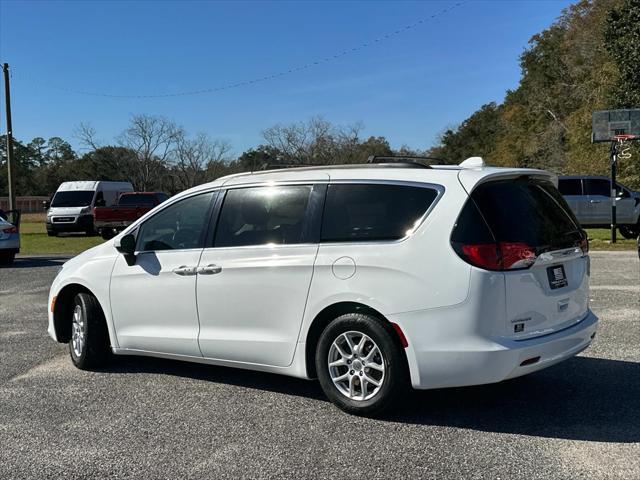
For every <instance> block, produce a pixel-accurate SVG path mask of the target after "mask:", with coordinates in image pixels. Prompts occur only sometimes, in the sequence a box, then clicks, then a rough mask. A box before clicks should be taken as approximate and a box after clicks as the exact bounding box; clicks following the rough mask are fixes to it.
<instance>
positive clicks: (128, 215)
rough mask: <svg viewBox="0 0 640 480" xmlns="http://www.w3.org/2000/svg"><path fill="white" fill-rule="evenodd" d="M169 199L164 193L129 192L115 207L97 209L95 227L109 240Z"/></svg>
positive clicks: (122, 196) (94, 215)
mask: <svg viewBox="0 0 640 480" xmlns="http://www.w3.org/2000/svg"><path fill="white" fill-rule="evenodd" d="M167 198H169V197H168V196H167V194H166V193H162V192H127V193H123V194H122V195H120V197H119V198H118V204H117V205H115V206H113V207H95V208H94V209H93V225H94V227H95V229H96V230H97V231H98V233H99V234H100V235H102V238H104V239H105V240H109V239H110V238H113V237H114V236H116V235H117V234H118V232H121V231H122V230H124V229H125V228H127V227H128V226H129V225H131V224H132V223H133V222H134V221H136V220H137V219H138V218H140V217H141V216H142V215H144V214H145V213H147V212H148V211H149V210H151V209H152V208H154V207H155V206H157V205H160V204H161V203H162V202H164V201H165V200H166V199H167Z"/></svg>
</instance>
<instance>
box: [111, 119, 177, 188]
mask: <svg viewBox="0 0 640 480" xmlns="http://www.w3.org/2000/svg"><path fill="white" fill-rule="evenodd" d="M182 136H184V133H183V131H182V128H180V127H178V126H176V124H175V123H173V122H172V121H170V120H168V119H166V118H164V117H161V116H155V115H134V116H133V117H131V124H130V126H129V128H127V129H126V130H125V131H124V132H122V134H121V135H120V136H119V137H118V142H119V143H120V145H122V146H124V147H127V148H130V149H131V150H133V151H134V152H136V156H137V158H138V171H137V172H136V178H135V179H133V183H134V185H135V186H136V188H137V189H140V190H147V189H148V188H149V187H150V186H151V185H160V184H162V178H160V177H161V176H162V174H163V172H164V171H165V167H166V166H167V162H168V158H169V155H170V154H171V152H172V150H173V149H174V148H175V146H176V144H177V142H178V140H179V139H180V138H181V137H182Z"/></svg>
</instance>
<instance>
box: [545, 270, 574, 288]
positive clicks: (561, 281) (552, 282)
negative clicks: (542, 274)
mask: <svg viewBox="0 0 640 480" xmlns="http://www.w3.org/2000/svg"><path fill="white" fill-rule="evenodd" d="M547 278H548V279H549V288H551V290H556V289H558V288H562V287H566V286H567V285H569V282H568V281H567V274H566V273H565V271H564V265H552V266H551V267H547Z"/></svg>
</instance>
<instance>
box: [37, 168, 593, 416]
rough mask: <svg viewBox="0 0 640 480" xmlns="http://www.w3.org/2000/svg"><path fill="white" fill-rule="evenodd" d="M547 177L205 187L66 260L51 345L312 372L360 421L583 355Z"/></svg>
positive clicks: (370, 174) (357, 171) (352, 177)
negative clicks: (406, 402)
mask: <svg viewBox="0 0 640 480" xmlns="http://www.w3.org/2000/svg"><path fill="white" fill-rule="evenodd" d="M554 182H556V179H555V177H553V176H552V175H551V174H549V173H548V172H545V171H541V170H529V169H501V168H485V167H484V166H483V163H482V162H481V159H473V160H469V161H467V162H464V163H463V164H462V165H461V166H460V167H450V166H432V167H426V166H424V165H422V166H421V165H418V164H415V163H409V164H404V165H403V164H384V165H376V164H372V165H366V166H363V165H358V166H347V167H326V168H297V169H287V170H280V171H270V172H262V173H253V174H239V175H232V176H229V177H225V178H221V179H218V180H216V181H215V182H212V183H209V184H206V185H202V186H199V187H196V188H193V189H191V190H188V191H186V192H184V193H182V194H180V195H176V196H175V197H173V198H171V199H170V200H169V201H167V202H165V203H163V204H162V205H160V206H158V207H156V208H155V209H154V210H152V211H151V212H149V213H148V214H146V215H145V216H144V217H142V218H141V219H140V220H138V221H137V222H136V223H134V224H133V225H131V226H130V227H129V228H128V229H127V230H125V231H124V232H122V233H121V234H120V235H119V236H117V237H116V238H115V239H113V240H111V241H108V242H106V243H104V244H102V245H100V246H97V247H95V248H92V249H91V250H88V251H86V252H85V253H83V254H81V255H79V256H77V257H76V258H74V259H72V260H70V261H69V262H67V263H66V264H65V266H64V267H63V269H62V271H61V272H60V274H59V275H58V276H57V278H56V279H55V280H54V282H53V285H52V287H51V292H50V298H49V304H50V306H51V308H50V313H49V334H50V335H51V336H52V337H53V338H54V339H56V340H57V341H58V342H63V343H66V342H68V343H69V347H70V353H71V358H72V360H73V362H74V363H75V365H76V366H78V367H79V368H87V369H88V368H95V367H99V366H101V365H102V364H103V363H104V362H105V361H106V360H107V359H108V357H109V354H110V353H115V354H119V355H149V356H157V357H166V358H174V359H179V360H188V361H194V362H201V363H210V364H215V365H224V366H232V367H240V368H247V369H253V370H261V371H267V372H275V373H282V374H286V375H292V376H295V377H301V378H315V377H317V378H319V380H320V383H321V385H322V388H323V389H324V391H325V393H326V394H327V396H328V397H329V398H330V399H331V400H332V401H333V402H334V403H336V404H337V405H338V406H339V407H340V408H342V409H344V410H346V411H348V412H352V413H359V414H368V415H372V414H376V413H378V412H380V411H382V410H383V409H384V408H385V407H387V406H388V405H389V404H390V403H391V402H392V400H394V398H396V397H398V396H399V394H400V393H401V392H402V391H403V389H404V388H405V387H406V386H409V385H411V386H412V387H413V388H416V389H429V388H440V387H453V386H462V385H475V384H483V383H491V382H499V381H501V380H505V379H508V378H513V377H517V376H520V375H524V374H527V373H531V372H533V371H536V370H540V369H542V368H545V367H548V366H550V365H553V364H555V363H558V362H560V361H562V360H565V359H567V358H570V357H572V356H573V355H576V354H577V353H578V352H580V351H582V350H583V349H585V348H586V347H587V346H588V345H589V344H590V343H591V340H592V339H593V337H594V336H595V332H596V324H597V318H596V316H595V315H594V314H593V313H592V312H591V311H590V310H589V307H588V305H589V304H588V297H589V290H588V289H589V286H588V285H589V257H588V255H587V251H588V246H587V240H586V236H585V234H584V232H583V231H582V230H581V229H580V227H579V224H578V222H577V220H576V219H575V217H574V215H573V214H572V213H571V210H570V209H569V207H568V206H567V204H566V203H565V201H564V200H563V199H562V196H561V195H560V194H559V193H558V191H557V190H556V187H555V186H554Z"/></svg>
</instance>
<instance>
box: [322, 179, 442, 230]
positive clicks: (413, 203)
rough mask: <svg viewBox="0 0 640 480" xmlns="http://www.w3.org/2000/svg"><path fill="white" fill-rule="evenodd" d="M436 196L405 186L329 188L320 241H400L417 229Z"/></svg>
mask: <svg viewBox="0 0 640 480" xmlns="http://www.w3.org/2000/svg"><path fill="white" fill-rule="evenodd" d="M437 196H438V192H437V191H436V190H435V189H433V188H424V187H412V186H405V185H384V184H371V185H361V184H345V185H341V184H337V185H329V188H328V190H327V199H326V202H325V209H324V215H323V219H322V234H321V241H323V242H357V241H371V240H398V239H400V238H403V237H405V236H406V235H407V234H408V233H409V232H410V231H411V230H412V229H413V228H414V227H416V226H417V224H418V222H419V221H420V219H421V218H422V217H423V215H424V214H425V212H426V211H427V210H428V209H429V207H430V206H431V204H432V203H433V202H434V200H435V199H436V197H437Z"/></svg>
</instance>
